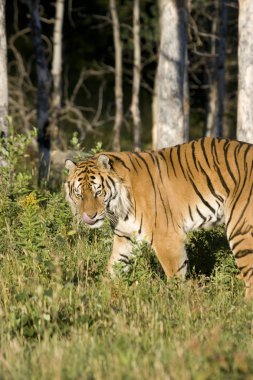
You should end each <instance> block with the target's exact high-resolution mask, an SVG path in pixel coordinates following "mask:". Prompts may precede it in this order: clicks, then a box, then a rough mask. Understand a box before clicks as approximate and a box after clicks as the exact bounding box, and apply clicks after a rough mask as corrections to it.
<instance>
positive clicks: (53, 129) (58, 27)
mask: <svg viewBox="0 0 253 380" xmlns="http://www.w3.org/2000/svg"><path fill="white" fill-rule="evenodd" d="M55 7H56V12H55V13H56V16H55V24H54V36H53V62H52V80H53V92H52V120H51V126H50V134H51V138H52V143H55V144H56V145H57V146H59V145H61V143H60V137H59V128H58V119H59V113H60V109H61V72H62V26H63V17H64V0H56V3H55Z"/></svg>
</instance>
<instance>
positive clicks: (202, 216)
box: [196, 206, 206, 223]
mask: <svg viewBox="0 0 253 380" xmlns="http://www.w3.org/2000/svg"><path fill="white" fill-rule="evenodd" d="M196 210H197V213H198V214H199V216H200V217H201V218H202V219H203V222H204V223H205V222H206V217H205V216H204V215H203V214H202V213H201V212H200V211H199V208H198V206H197V207H196Z"/></svg>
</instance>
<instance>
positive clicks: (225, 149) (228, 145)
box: [224, 140, 236, 184]
mask: <svg viewBox="0 0 253 380" xmlns="http://www.w3.org/2000/svg"><path fill="white" fill-rule="evenodd" d="M229 148H231V143H230V141H229V140H227V141H226V143H225V144H224V153H225V154H224V157H225V163H226V166H227V170H228V173H229V175H230V177H231V178H232V180H233V182H234V184H236V179H235V176H234V174H233V173H232V170H231V167H230V165H229V162H228V150H229Z"/></svg>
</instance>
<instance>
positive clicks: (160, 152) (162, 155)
mask: <svg viewBox="0 0 253 380" xmlns="http://www.w3.org/2000/svg"><path fill="white" fill-rule="evenodd" d="M158 154H159V155H160V156H161V157H162V159H163V160H164V162H165V165H166V169H167V175H168V177H169V167H168V163H167V160H166V157H165V155H164V154H163V152H162V151H161V150H159V152H158Z"/></svg>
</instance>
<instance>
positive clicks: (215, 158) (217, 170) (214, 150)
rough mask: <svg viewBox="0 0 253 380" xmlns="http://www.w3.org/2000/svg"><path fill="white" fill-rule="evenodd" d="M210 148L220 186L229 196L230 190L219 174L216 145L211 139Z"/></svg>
mask: <svg viewBox="0 0 253 380" xmlns="http://www.w3.org/2000/svg"><path fill="white" fill-rule="evenodd" d="M211 146H212V154H213V156H214V165H215V169H216V172H217V174H218V177H219V179H220V181H221V184H222V186H223V188H224V189H225V191H226V193H227V195H229V193H230V190H229V188H228V186H227V184H226V182H225V180H224V178H223V176H222V174H221V171H220V163H219V158H218V154H217V150H216V145H215V140H214V139H213V140H212V142H211Z"/></svg>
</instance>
